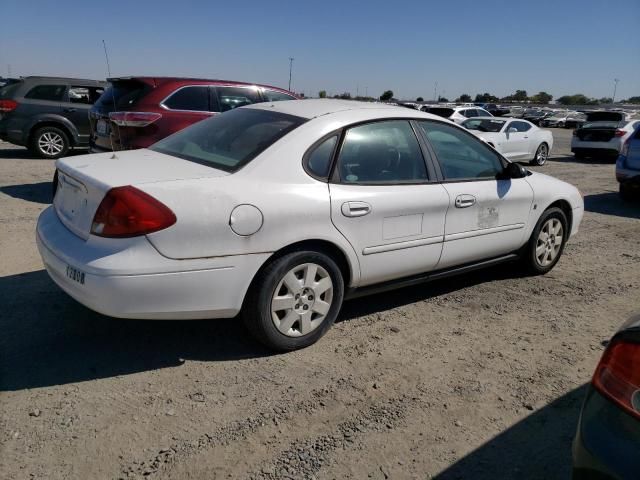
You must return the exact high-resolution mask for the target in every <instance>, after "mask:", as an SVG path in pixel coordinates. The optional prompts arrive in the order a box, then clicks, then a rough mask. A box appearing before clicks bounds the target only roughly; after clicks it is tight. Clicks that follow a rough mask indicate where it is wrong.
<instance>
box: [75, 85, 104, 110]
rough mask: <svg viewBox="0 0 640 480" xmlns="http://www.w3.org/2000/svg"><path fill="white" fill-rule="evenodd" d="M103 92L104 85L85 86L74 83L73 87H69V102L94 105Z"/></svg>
mask: <svg viewBox="0 0 640 480" xmlns="http://www.w3.org/2000/svg"><path fill="white" fill-rule="evenodd" d="M103 93H104V87H85V86H75V85H72V86H71V87H69V94H68V96H69V102H71V103H82V104H85V105H93V104H94V103H96V100H98V98H100V96H101V95H102V94H103Z"/></svg>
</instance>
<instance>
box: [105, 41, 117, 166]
mask: <svg viewBox="0 0 640 480" xmlns="http://www.w3.org/2000/svg"><path fill="white" fill-rule="evenodd" d="M102 47H103V48H104V58H105V60H106V61H107V74H108V75H109V76H108V77H107V78H111V65H109V54H108V53H107V44H106V42H105V41H104V39H102ZM112 88H113V87H112ZM111 99H112V100H113V111H114V112H115V111H116V97H115V96H114V94H113V93H112V94H111ZM118 137H119V138H120V146H121V147H122V137H121V136H120V127H118ZM109 141H110V142H111V150H112V151H113V155H111V158H118V157H117V155H116V151H115V149H114V148H113V140H112V138H111V132H109Z"/></svg>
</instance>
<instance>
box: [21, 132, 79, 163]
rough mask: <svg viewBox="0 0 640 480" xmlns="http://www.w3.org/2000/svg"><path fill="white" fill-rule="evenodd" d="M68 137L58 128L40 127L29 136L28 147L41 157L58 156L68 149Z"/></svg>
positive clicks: (64, 153)
mask: <svg viewBox="0 0 640 480" xmlns="http://www.w3.org/2000/svg"><path fill="white" fill-rule="evenodd" d="M69 146H70V145H69V137H67V134H66V133H65V132H64V131H63V130H62V129H60V128H57V127H42V128H39V129H38V130H36V131H35V133H34V134H33V135H32V136H31V142H30V144H29V149H30V150H31V151H32V152H33V153H34V154H35V155H38V156H39V157H41V158H60V157H62V156H64V155H66V153H67V152H68V151H69Z"/></svg>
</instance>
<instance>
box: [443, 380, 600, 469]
mask: <svg viewBox="0 0 640 480" xmlns="http://www.w3.org/2000/svg"><path fill="white" fill-rule="evenodd" d="M586 390H587V386H586V385H582V386H581V387H578V388H576V389H574V390H572V391H570V392H569V393H567V394H566V395H563V396H562V397H560V398H558V399H556V400H554V401H553V402H551V403H549V404H548V405H546V406H545V407H543V408H541V409H540V410H538V411H536V412H535V413H532V414H531V415H529V416H528V417H526V418H525V419H523V420H521V421H520V422H518V423H516V424H515V425H513V426H512V427H510V428H508V429H506V430H504V431H503V432H501V433H499V434H498V435H497V436H496V437H494V438H493V439H491V440H489V441H488V442H486V443H485V444H484V445H482V446H480V447H479V448H477V449H475V450H473V451H472V452H471V453H469V454H468V455H466V456H465V457H463V458H461V459H460V460H458V461H457V462H456V463H454V464H453V465H451V466H450V467H449V468H447V469H446V470H444V471H442V472H440V473H439V474H438V475H436V476H435V477H433V478H434V479H437V480H454V479H461V478H473V479H476V480H483V479H487V480H489V479H491V480H493V479H496V478H500V479H514V480H516V479H522V478H544V479H565V478H570V477H571V441H572V439H573V436H574V434H575V429H576V426H577V423H578V417H579V415H580V407H581V405H582V401H583V399H584V396H585V394H586Z"/></svg>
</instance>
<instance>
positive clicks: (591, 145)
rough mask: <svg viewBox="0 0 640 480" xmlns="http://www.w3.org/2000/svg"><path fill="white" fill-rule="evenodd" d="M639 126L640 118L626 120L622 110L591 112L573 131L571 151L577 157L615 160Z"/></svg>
mask: <svg viewBox="0 0 640 480" xmlns="http://www.w3.org/2000/svg"><path fill="white" fill-rule="evenodd" d="M638 127H640V120H626V116H625V115H624V113H622V112H614V111H596V112H589V113H587V114H586V120H585V123H584V124H583V125H582V126H581V127H579V128H577V129H576V130H574V132H573V138H572V139H571V151H572V152H573V154H574V155H575V157H576V158H577V159H583V158H586V157H604V158H610V159H611V160H613V161H615V160H616V159H617V158H618V155H620V152H621V151H622V147H623V146H624V145H625V142H626V141H627V140H628V139H629V137H631V135H632V134H633V132H634V130H636V129H637V128H638Z"/></svg>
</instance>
